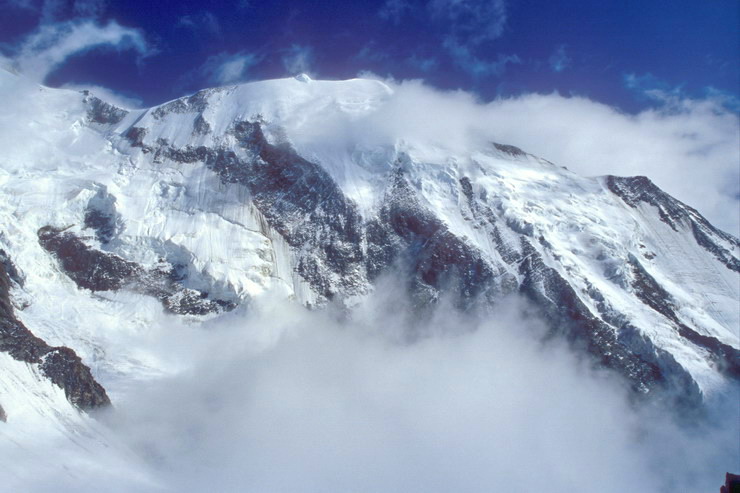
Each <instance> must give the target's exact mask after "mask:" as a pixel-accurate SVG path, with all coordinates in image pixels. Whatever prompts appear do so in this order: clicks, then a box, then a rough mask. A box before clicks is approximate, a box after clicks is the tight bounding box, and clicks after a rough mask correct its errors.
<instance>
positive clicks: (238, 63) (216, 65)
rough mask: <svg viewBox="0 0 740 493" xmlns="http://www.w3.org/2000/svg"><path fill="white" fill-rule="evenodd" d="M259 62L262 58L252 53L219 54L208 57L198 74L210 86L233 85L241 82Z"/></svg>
mask: <svg viewBox="0 0 740 493" xmlns="http://www.w3.org/2000/svg"><path fill="white" fill-rule="evenodd" d="M260 61H262V57H261V56H259V55H257V54H254V53H247V52H239V53H226V52H225V53H219V54H218V55H213V56H211V57H208V59H207V60H206V61H205V63H204V64H203V65H202V66H201V67H200V69H199V72H200V75H201V76H203V77H205V78H206V80H208V82H209V83H210V84H216V85H226V84H233V83H236V82H243V81H244V80H245V79H246V77H247V74H248V72H249V69H250V68H252V67H253V66H255V65H257V64H258V63H259V62H260Z"/></svg>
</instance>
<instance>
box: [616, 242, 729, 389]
mask: <svg viewBox="0 0 740 493" xmlns="http://www.w3.org/2000/svg"><path fill="white" fill-rule="evenodd" d="M629 266H630V268H631V270H632V275H633V279H634V280H633V282H632V287H633V288H634V289H635V293H636V294H637V297H638V298H640V300H641V301H642V302H643V303H645V304H646V305H648V306H649V307H650V308H652V309H653V310H655V311H656V312H658V313H660V314H661V315H663V316H665V317H666V318H667V319H668V320H670V321H671V322H673V324H674V327H675V328H676V330H677V331H678V333H679V334H680V335H681V337H684V338H686V339H688V340H689V341H691V342H693V343H694V344H696V345H697V346H701V347H703V348H704V349H706V350H708V351H709V354H710V355H711V357H712V359H713V361H714V363H715V364H716V365H717V367H718V369H719V370H720V371H722V372H724V373H725V374H727V375H729V376H731V377H734V378H738V379H740V351H738V350H737V349H735V348H733V347H732V346H729V345H727V344H724V343H723V342H721V341H720V340H719V339H717V338H715V337H710V336H706V335H703V334H700V333H699V332H698V331H697V330H696V329H693V328H691V327H689V326H687V325H686V324H684V323H683V322H681V321H680V320H679V319H678V316H677V315H676V312H675V309H676V306H675V303H674V301H673V298H672V296H671V295H670V294H669V293H668V292H667V291H666V290H665V289H663V287H662V286H661V285H660V284H659V283H658V282H657V281H656V280H655V279H654V278H653V277H652V276H651V275H650V274H649V273H648V272H647V271H646V270H645V268H644V267H643V266H642V264H640V262H639V260H637V259H636V258H635V257H634V256H630V258H629Z"/></svg>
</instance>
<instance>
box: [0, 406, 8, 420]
mask: <svg viewBox="0 0 740 493" xmlns="http://www.w3.org/2000/svg"><path fill="white" fill-rule="evenodd" d="M0 421H2V422H3V423H7V422H8V415H7V414H5V409H3V406H0Z"/></svg>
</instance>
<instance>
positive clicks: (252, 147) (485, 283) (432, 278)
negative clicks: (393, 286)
mask: <svg viewBox="0 0 740 493" xmlns="http://www.w3.org/2000/svg"><path fill="white" fill-rule="evenodd" d="M201 99H202V98H201ZM199 101H200V100H197V101H190V100H188V99H183V100H180V101H179V102H173V103H171V104H170V105H168V106H167V108H166V109H163V110H162V111H161V114H159V116H158V117H159V118H162V117H164V116H165V115H166V113H167V112H193V111H198V112H200V113H199V115H197V116H196V117H195V120H194V132H196V133H198V132H204V133H207V132H209V131H210V128H206V127H205V124H207V122H205V120H204V119H203V118H202V111H203V108H201V107H199V106H197V105H198V104H200V103H199ZM199 117H200V119H199ZM201 120H202V121H201ZM262 125H263V122H261V121H259V120H256V121H240V122H235V123H233V125H232V127H231V129H230V131H229V133H230V135H231V136H233V137H235V138H236V140H237V142H238V148H237V149H230V148H227V147H213V148H209V147H204V146H200V147H192V146H186V147H184V148H179V149H177V148H174V147H172V146H171V145H170V144H169V143H168V142H167V141H166V140H163V139H160V140H159V141H158V142H156V144H147V143H145V135H146V130H145V129H143V128H136V127H132V128H131V129H129V131H128V132H127V133H126V137H127V138H128V139H129V141H130V142H131V145H132V146H135V147H140V148H141V149H142V150H143V152H146V153H154V159H155V161H159V160H163V159H169V160H173V161H176V162H179V163H183V164H191V163H203V164H204V165H205V166H206V167H208V168H209V169H211V170H213V171H214V172H216V173H218V175H219V176H220V178H221V180H222V181H223V182H225V183H238V184H241V185H244V186H245V187H247V189H248V190H249V192H250V194H251V199H252V200H253V202H254V204H255V205H256V207H257V208H258V209H259V210H260V212H261V213H262V214H263V216H264V217H265V219H266V220H267V222H268V223H269V224H270V226H271V227H272V228H274V229H275V230H276V231H277V232H278V233H279V234H280V235H282V236H283V237H284V238H285V239H286V241H287V242H288V244H289V245H290V246H291V247H292V252H293V254H294V255H295V260H296V270H297V272H298V273H299V274H300V275H301V276H302V277H303V278H304V279H305V280H306V281H307V282H308V283H309V284H310V286H311V287H312V288H313V289H314V290H315V291H316V292H317V293H319V294H320V295H321V296H323V297H324V298H325V299H329V300H331V299H340V300H341V299H343V298H344V297H347V296H352V295H355V294H360V293H362V292H364V291H365V290H367V289H368V286H369V285H371V284H372V283H373V282H375V281H376V280H377V279H378V278H379V277H380V276H381V275H382V274H383V273H384V272H389V271H391V270H393V272H395V273H396V274H397V273H398V272H399V271H400V273H401V274H400V277H401V278H402V282H404V283H405V284H406V287H407V289H408V292H409V293H410V297H411V299H412V302H413V304H414V305H415V306H416V307H419V309H422V310H423V309H424V307H427V306H429V305H430V303H431V304H433V303H436V302H438V301H439V300H440V299H442V297H449V298H450V299H451V300H452V302H453V305H454V306H455V307H456V308H458V309H462V310H466V309H469V308H471V307H473V306H476V305H477V304H480V305H483V306H490V305H492V304H495V303H497V302H499V300H501V298H502V297H503V296H505V295H506V294H509V293H515V292H518V293H521V294H523V295H524V296H525V297H526V298H528V299H529V300H531V301H532V302H533V303H534V304H535V306H537V307H538V309H539V310H540V314H541V315H542V316H543V317H544V319H545V320H546V321H547V323H548V324H549V326H550V327H551V334H552V335H555V334H558V335H560V336H564V337H565V338H566V339H567V340H569V341H570V342H571V344H573V345H574V346H576V347H579V348H581V349H583V350H584V351H585V352H586V353H588V354H590V355H591V356H592V358H593V361H594V362H595V363H596V364H598V365H600V366H605V367H608V368H612V369H614V370H616V371H617V372H619V373H621V374H622V375H624V376H625V377H626V378H627V380H628V381H629V382H630V383H631V385H632V387H633V389H634V390H635V391H636V392H637V393H638V394H640V395H642V394H647V393H650V394H651V395H653V394H654V393H656V392H657V393H663V392H672V393H674V394H675V395H673V396H672V398H673V399H675V402H676V403H677V404H680V405H684V404H685V405H686V406H687V407H691V406H696V405H697V404H699V403H700V402H701V399H702V398H701V392H700V391H699V388H698V386H697V385H696V383H695V382H694V381H693V379H692V378H691V376H690V375H689V374H688V373H687V371H686V370H685V369H684V368H683V367H681V365H679V364H678V363H677V362H676V361H675V359H674V358H673V357H672V356H671V355H670V354H669V353H667V352H665V351H662V350H660V349H659V348H657V347H655V346H654V345H653V343H652V342H651V340H650V339H649V338H647V337H646V336H644V335H643V334H642V332H641V331H640V330H639V329H638V328H637V327H634V326H632V325H630V323H629V320H628V319H627V317H626V316H625V315H623V314H620V313H618V312H617V311H616V310H615V309H614V308H612V307H611V305H610V303H609V300H607V299H605V297H604V295H603V294H602V293H600V292H599V291H598V290H597V289H596V288H595V287H594V286H593V285H591V284H590V283H588V281H587V280H586V282H585V284H586V285H587V287H588V289H585V290H583V291H584V292H580V291H578V292H577V291H576V289H575V288H574V287H573V286H572V285H571V284H570V283H569V281H568V280H567V279H566V278H565V277H563V276H562V275H561V274H560V273H559V272H558V271H557V270H556V269H555V268H553V267H551V266H550V265H548V262H550V260H548V261H546V260H545V259H544V258H543V255H546V252H547V251H548V249H549V248H550V246H549V245H548V243H547V241H546V240H545V238H543V237H539V238H536V237H535V232H534V228H533V226H532V225H531V224H528V223H526V222H524V221H515V220H512V219H508V218H507V219H504V218H505V217H506V215H505V214H504V212H505V211H502V210H498V209H496V210H494V209H493V208H495V207H499V206H496V205H495V204H496V200H495V197H491V200H490V201H489V198H488V195H489V194H490V195H495V191H494V190H476V189H475V187H474V185H473V183H472V182H471V180H470V179H469V178H467V177H465V176H463V177H461V178H460V179H459V182H458V192H459V205H460V212H461V215H462V217H463V218H464V219H465V220H467V221H468V222H469V223H470V225H471V226H472V227H473V228H474V229H475V230H477V231H480V232H481V234H484V235H487V236H488V238H489V239H490V242H491V245H493V246H494V249H495V251H493V252H483V251H480V250H479V249H478V248H476V247H475V246H473V245H472V244H471V243H470V242H469V241H468V240H467V239H466V238H464V237H461V236H458V235H456V234H454V233H453V232H451V231H450V229H449V228H448V227H447V226H446V225H445V224H444V222H443V221H442V220H441V219H440V218H439V217H437V215H436V214H435V213H434V212H433V211H431V210H428V209H427V208H425V207H424V206H423V205H422V202H421V201H420V200H419V198H418V196H417V192H416V190H415V189H414V187H413V186H411V185H410V184H409V182H408V181H407V179H406V177H405V176H404V173H403V162H402V158H399V162H397V163H396V164H397V165H398V166H397V167H396V169H395V170H394V171H393V172H392V173H391V174H390V175H389V176H388V186H387V189H386V193H385V196H384V199H383V201H382V203H381V204H380V205H379V209H378V213H377V215H376V216H375V217H370V218H364V220H363V218H361V217H360V216H359V213H358V210H357V207H356V206H355V204H354V203H353V202H352V201H350V200H349V199H348V198H346V197H345V195H344V194H343V193H342V191H341V189H340V188H339V187H338V185H337V184H336V183H335V182H334V181H333V179H332V178H331V176H330V175H329V174H328V173H327V172H326V171H324V169H323V168H322V167H321V166H320V165H319V164H316V163H312V162H310V161H308V160H306V159H304V158H302V157H301V156H299V155H298V154H297V153H296V152H295V150H294V149H292V148H291V147H290V146H289V145H287V144H272V143H270V142H268V140H267V139H266V137H265V135H264V133H263V131H262ZM198 127H202V129H201V130H198ZM493 145H494V146H495V148H496V149H497V150H498V151H500V152H503V153H506V154H509V155H511V156H515V157H517V156H525V155H526V153H524V152H523V151H522V150H521V149H518V148H516V147H514V146H508V145H503V144H493ZM606 184H607V187H608V188H609V190H610V191H612V193H614V194H616V195H617V196H619V197H620V198H621V199H622V200H624V202H625V203H626V204H627V205H628V206H630V207H638V206H639V205H640V204H642V203H648V204H650V205H652V206H654V207H657V209H658V214H659V217H660V218H661V220H662V221H664V222H665V223H666V224H668V225H669V226H670V227H671V228H672V229H673V230H675V231H679V230H684V231H691V233H692V235H693V237H694V238H695V239H696V241H697V243H698V244H699V245H701V246H702V247H703V248H705V249H707V250H708V251H709V252H711V253H712V255H714V256H715V257H716V258H717V259H719V260H720V261H721V262H722V263H723V264H724V265H726V266H727V267H728V268H729V269H732V270H734V271H738V272H740V262H738V260H737V259H736V258H735V257H734V256H733V255H732V252H730V251H728V250H727V249H726V248H725V247H724V246H723V245H722V242H726V243H725V245H726V244H727V243H729V244H730V245H735V246H739V247H740V244H739V243H738V240H736V239H734V238H733V237H731V236H730V235H727V234H725V233H723V232H721V231H719V230H717V229H715V228H713V227H712V226H711V225H710V224H709V223H708V222H707V221H706V220H705V219H704V218H702V217H701V216H700V215H699V214H698V212H696V211H695V210H693V209H691V208H689V207H688V206H685V205H684V204H682V203H680V202H679V201H677V200H675V199H673V198H672V197H670V196H669V195H667V194H665V193H664V192H662V191H661V190H660V189H658V188H657V187H656V186H655V185H653V184H652V182H650V181H649V180H647V179H646V178H644V177H633V178H617V177H608V178H607V179H606ZM489 204H494V205H489ZM499 208H500V207H499ZM687 228H689V229H687ZM543 252H545V253H543ZM649 255H650V252H644V256H645V257H646V258H649ZM631 265H632V268H633V270H632V272H631V277H630V278H629V280H625V284H624V286H623V287H625V288H631V289H633V290H634V292H635V293H636V296H638V297H639V298H640V300H641V301H642V302H643V303H645V304H646V305H647V306H649V307H650V308H651V309H653V310H656V311H657V312H658V313H660V314H662V315H664V316H665V317H667V318H668V319H669V320H671V321H672V322H674V323H675V327H676V330H677V331H678V332H679V334H680V335H681V336H683V337H685V338H686V339H688V340H690V341H691V342H692V343H694V344H697V345H699V346H701V347H703V348H705V349H707V350H709V351H710V352H711V353H712V354H713V358H714V361H715V363H716V364H717V365H718V367H720V368H721V369H722V370H723V371H724V372H725V373H726V374H728V375H731V376H735V377H737V376H738V351H737V350H735V349H733V348H731V347H729V346H727V345H724V344H722V343H721V342H720V341H718V340H716V339H714V338H711V337H707V336H703V335H701V334H700V333H699V332H698V331H697V330H695V329H693V328H691V327H688V326H686V325H685V324H682V323H680V321H679V320H678V318H677V317H676V315H675V311H674V309H673V307H672V306H671V301H670V296H668V293H667V292H665V290H663V291H661V290H660V289H658V287H659V286H657V283H655V281H654V280H651V279H649V278H648V277H646V276H645V274H646V272H645V271H644V269H641V266H640V264H639V262H637V261H636V259H635V262H634V264H631ZM630 283H632V284H630ZM656 286H657V287H656ZM194 296H196V295H194ZM183 299H193V297H184V298H183ZM589 307H594V308H595V311H594V312H592V311H591V310H592V309H593V308H589Z"/></svg>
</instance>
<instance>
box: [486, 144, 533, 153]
mask: <svg viewBox="0 0 740 493" xmlns="http://www.w3.org/2000/svg"><path fill="white" fill-rule="evenodd" d="M493 146H494V147H495V148H496V149H498V150H499V151H501V152H505V153H507V154H510V155H512V156H526V155H527V153H526V152H524V151H523V150H521V149H519V148H518V147H516V146H513V145H508V144H497V143H496V142H494V143H493Z"/></svg>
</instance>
